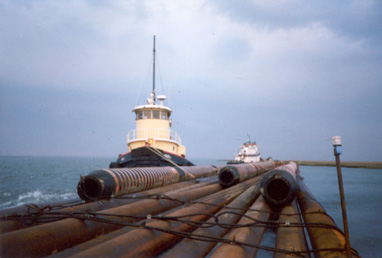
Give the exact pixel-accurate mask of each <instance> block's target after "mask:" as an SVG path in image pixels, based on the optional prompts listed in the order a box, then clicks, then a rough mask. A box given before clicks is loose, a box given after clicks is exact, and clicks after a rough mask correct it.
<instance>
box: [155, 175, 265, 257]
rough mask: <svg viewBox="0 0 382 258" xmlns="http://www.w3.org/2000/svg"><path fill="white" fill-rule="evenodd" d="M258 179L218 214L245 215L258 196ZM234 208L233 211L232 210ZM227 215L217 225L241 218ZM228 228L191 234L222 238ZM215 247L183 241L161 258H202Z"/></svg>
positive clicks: (199, 242)
mask: <svg viewBox="0 0 382 258" xmlns="http://www.w3.org/2000/svg"><path fill="white" fill-rule="evenodd" d="M259 180H260V178H258V179H257V182H255V183H254V184H255V185H253V186H251V187H250V188H248V189H247V190H246V191H245V192H244V193H242V194H241V195H240V196H239V197H237V198H236V199H235V200H233V201H232V202H231V203H229V204H228V207H227V208H224V209H223V210H221V211H220V212H218V214H224V213H225V212H235V213H245V211H246V210H247V209H248V207H249V206H250V205H251V204H252V203H253V202H254V201H255V200H256V199H257V197H258V196H259V195H260V191H259V185H258V182H259ZM233 208H235V209H233ZM235 213H227V214H224V215H222V216H219V217H218V218H219V223H221V224H236V223H237V222H238V220H239V219H240V218H241V216H240V215H239V214H235ZM207 222H209V223H214V222H215V218H211V219H209V220H208V221H207ZM228 231H229V228H224V227H220V226H218V225H216V226H213V227H209V228H198V229H196V230H194V231H193V232H192V233H193V234H196V235H202V236H205V237H215V238H216V237H223V236H224V235H225V234H226V233H227V232H228ZM215 245H216V243H215V242H210V241H198V240H188V239H183V240H182V241H181V242H180V243H178V244H177V245H176V246H174V247H173V248H172V249H170V250H169V251H167V252H166V253H165V254H164V255H162V256H161V258H171V257H174V258H176V257H204V256H205V255H207V254H208V253H209V252H210V251H211V250H212V249H213V247H214V246H215Z"/></svg>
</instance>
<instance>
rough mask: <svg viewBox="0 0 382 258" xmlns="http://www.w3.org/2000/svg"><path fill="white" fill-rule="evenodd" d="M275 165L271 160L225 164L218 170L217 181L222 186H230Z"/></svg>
mask: <svg viewBox="0 0 382 258" xmlns="http://www.w3.org/2000/svg"><path fill="white" fill-rule="evenodd" d="M276 166H277V164H276V162H275V161H273V160H268V161H262V162H256V163H248V164H238V165H229V166H225V167H223V168H221V169H220V170H219V174H218V176H219V181H220V184H221V185H222V186H223V187H231V186H233V185H235V184H237V183H239V182H242V181H244V180H247V179H249V178H252V177H255V176H258V175H260V174H262V173H264V172H266V171H268V170H271V169H274V168H275V167H276Z"/></svg>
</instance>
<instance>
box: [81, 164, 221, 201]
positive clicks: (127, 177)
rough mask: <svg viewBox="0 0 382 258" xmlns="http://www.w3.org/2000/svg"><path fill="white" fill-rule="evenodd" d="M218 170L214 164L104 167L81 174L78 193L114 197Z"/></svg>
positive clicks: (206, 175) (202, 175)
mask: <svg viewBox="0 0 382 258" xmlns="http://www.w3.org/2000/svg"><path fill="white" fill-rule="evenodd" d="M216 173H217V169H216V167H213V166H200V167H146V168H111V169H100V170H95V171H92V172H90V173H89V175H87V176H85V177H81V180H80V181H79V182H78V185H77V193H78V195H79V196H80V198H81V199H83V200H93V199H100V198H110V197H111V196H120V195H124V194H129V193H135V192H140V191H144V190H148V189H152V188H157V187H162V186H165V185H169V184H174V183H177V182H182V181H187V180H192V179H195V178H199V177H208V176H213V175H216Z"/></svg>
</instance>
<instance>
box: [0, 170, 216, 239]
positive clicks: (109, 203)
mask: <svg viewBox="0 0 382 258" xmlns="http://www.w3.org/2000/svg"><path fill="white" fill-rule="evenodd" d="M206 180H209V181H206ZM206 180H203V181H206V182H205V183H198V182H197V181H196V180H192V181H186V182H180V183H176V184H172V185H167V186H164V187H161V188H155V189H151V190H146V191H142V192H139V193H134V194H129V195H126V196H122V198H112V199H102V200H99V201H96V202H88V203H84V204H81V201H80V200H79V199H77V200H76V202H68V203H65V205H69V204H70V203H80V204H79V205H75V206H72V207H66V208H62V207H65V206H61V205H60V206H61V208H60V206H54V204H55V203H49V204H40V205H38V206H36V207H35V206H31V207H30V209H29V211H28V210H24V208H23V209H15V211H19V212H13V213H11V214H8V215H6V216H1V218H4V219H5V218H7V217H10V218H12V217H13V216H12V215H13V214H17V215H24V214H25V215H28V214H30V213H32V212H39V211H40V210H41V211H49V210H50V207H55V209H54V211H56V212H96V211H100V210H105V209H110V208H113V207H117V206H121V205H126V204H129V203H133V202H136V201H139V200H140V199H139V198H141V197H145V196H149V195H156V194H162V193H164V192H167V191H171V190H176V189H183V188H184V190H190V188H189V187H188V186H193V187H200V186H203V185H208V184H210V182H215V183H216V182H217V179H216V178H215V177H214V178H209V179H206ZM125 197H126V198H125ZM129 197H131V198H133V199H131V198H130V199H129ZM134 198H136V199H134ZM43 217H45V218H49V217H50V216H49V215H46V216H41V217H39V219H40V220H37V221H29V220H25V219H14V220H5V221H2V222H1V224H0V234H3V233H7V232H11V231H15V230H19V229H22V228H27V227H30V226H36V225H38V224H42V223H41V222H40V221H41V218H43Z"/></svg>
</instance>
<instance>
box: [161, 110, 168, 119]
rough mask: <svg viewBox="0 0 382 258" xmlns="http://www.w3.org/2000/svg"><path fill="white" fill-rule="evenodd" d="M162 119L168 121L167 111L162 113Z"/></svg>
mask: <svg viewBox="0 0 382 258" xmlns="http://www.w3.org/2000/svg"><path fill="white" fill-rule="evenodd" d="M160 119H164V120H166V119H168V113H167V111H161V117H160Z"/></svg>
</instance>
